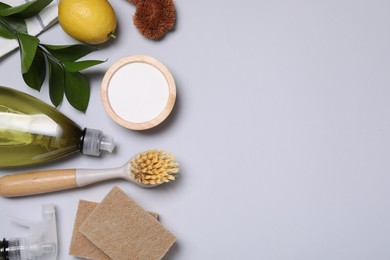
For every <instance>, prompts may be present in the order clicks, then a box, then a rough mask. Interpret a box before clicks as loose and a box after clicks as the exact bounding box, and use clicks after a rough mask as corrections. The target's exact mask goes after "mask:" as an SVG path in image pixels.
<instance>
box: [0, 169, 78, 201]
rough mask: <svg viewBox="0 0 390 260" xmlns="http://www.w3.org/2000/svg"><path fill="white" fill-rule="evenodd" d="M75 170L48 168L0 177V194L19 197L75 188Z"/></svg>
mask: <svg viewBox="0 0 390 260" xmlns="http://www.w3.org/2000/svg"><path fill="white" fill-rule="evenodd" d="M75 174H76V170H75V169H70V170H48V171H36V172H26V173H18V174H12V175H8V176H4V177H1V178H0V195H1V196H3V197H19V196H26V195H33V194H40V193H46V192H52V191H59V190H66V189H71V188H76V187H77V183H76V175H75Z"/></svg>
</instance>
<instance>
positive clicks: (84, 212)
mask: <svg viewBox="0 0 390 260" xmlns="http://www.w3.org/2000/svg"><path fill="white" fill-rule="evenodd" d="M97 205H99V203H96V202H90V201H86V200H80V201H79V205H78V208H77V214H76V220H75V222H74V226H73V234H72V240H71V242H70V248H69V254H70V255H73V256H77V257H81V258H86V259H94V260H109V259H111V258H109V257H108V256H107V255H106V254H105V253H103V251H101V250H100V249H99V248H98V247H96V246H95V245H94V244H93V243H92V242H91V241H89V240H88V239H87V238H86V237H85V236H84V235H83V234H81V233H80V232H79V228H80V226H81V224H82V223H83V222H84V221H85V220H86V219H87V217H88V216H89V215H90V214H91V212H92V211H93V210H94V209H95V208H96V206H97ZM149 213H150V214H151V215H152V216H153V217H154V218H155V219H157V218H158V214H157V213H153V212H149Z"/></svg>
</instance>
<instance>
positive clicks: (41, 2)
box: [0, 0, 53, 19]
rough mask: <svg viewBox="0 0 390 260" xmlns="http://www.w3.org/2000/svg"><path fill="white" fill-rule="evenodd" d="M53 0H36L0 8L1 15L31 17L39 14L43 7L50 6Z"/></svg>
mask: <svg viewBox="0 0 390 260" xmlns="http://www.w3.org/2000/svg"><path fill="white" fill-rule="evenodd" d="M52 1H53V0H35V1H31V2H27V3H25V4H22V5H18V6H13V7H7V8H2V9H0V16H3V17H6V16H11V15H12V16H14V17H19V18H24V19H26V18H30V17H33V16H35V15H37V14H38V13H39V12H40V11H42V9H43V8H45V7H46V6H48V5H49V4H50V3H51V2H52Z"/></svg>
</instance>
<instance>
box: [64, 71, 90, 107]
mask: <svg viewBox="0 0 390 260" xmlns="http://www.w3.org/2000/svg"><path fill="white" fill-rule="evenodd" d="M89 95H90V90H89V82H88V80H87V78H86V77H85V76H84V75H83V74H81V73H80V72H69V71H66V70H65V96H66V98H67V99H68V101H69V103H70V104H71V105H72V106H73V107H74V108H76V109H77V110H79V111H82V112H85V111H86V110H87V107H88V102H89Z"/></svg>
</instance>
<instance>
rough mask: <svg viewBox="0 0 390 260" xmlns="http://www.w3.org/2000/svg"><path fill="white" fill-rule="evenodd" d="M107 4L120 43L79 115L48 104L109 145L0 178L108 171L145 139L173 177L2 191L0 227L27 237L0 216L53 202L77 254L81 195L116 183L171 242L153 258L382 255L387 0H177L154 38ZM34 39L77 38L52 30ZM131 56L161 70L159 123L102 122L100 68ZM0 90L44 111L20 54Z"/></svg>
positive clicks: (387, 178)
mask: <svg viewBox="0 0 390 260" xmlns="http://www.w3.org/2000/svg"><path fill="white" fill-rule="evenodd" d="M110 3H111V5H112V7H113V8H114V10H115V13H116V15H117V32H116V39H115V40H111V41H110V42H109V43H108V44H106V45H105V46H104V48H102V49H101V50H100V51H97V52H94V53H92V54H89V55H88V56H86V58H88V59H101V60H106V59H107V61H106V62H105V63H102V64H100V65H97V66H94V67H92V68H90V69H88V70H86V71H85V74H86V75H87V76H88V77H89V78H90V83H91V96H90V103H89V106H88V109H87V111H86V113H82V112H79V111H77V110H75V109H74V108H72V107H71V105H70V104H69V103H68V101H67V100H66V99H64V102H63V103H62V105H61V106H60V107H59V111H61V112H62V113H63V114H65V115H66V116H68V117H69V118H71V119H72V120H74V121H75V122H76V123H77V124H79V125H80V126H81V127H90V128H95V129H100V130H102V131H103V132H104V133H105V134H107V135H110V136H112V137H114V139H115V142H116V148H115V150H114V152H113V153H112V154H108V153H105V154H103V155H102V156H101V157H90V156H86V155H74V156H70V157H66V158H63V159H60V160H56V161H52V162H49V163H46V164H41V165H36V166H29V167H23V168H11V169H0V175H1V176H4V175H7V174H11V173H17V172H25V171H38V170H48V169H69V168H77V169H80V168H88V169H91V168H97V169H104V168H114V167H118V166H120V165H123V164H125V163H126V162H127V161H128V160H129V159H130V158H131V157H133V156H134V155H135V154H137V153H139V152H142V151H145V150H148V149H153V148H157V149H164V150H166V151H168V152H171V153H172V154H173V155H175V156H176V160H177V161H178V162H179V163H180V170H181V172H180V174H179V176H178V178H177V179H176V180H175V181H173V182H172V183H168V184H163V185H161V186H159V187H155V188H150V189H144V188H141V187H138V186H136V185H134V184H132V183H130V182H127V181H125V180H110V181H107V182H103V183H98V184H93V185H91V186H87V187H83V188H78V189H72V190H66V191H60V192H55V193H49V194H43V195H35V196H29V197H20V198H0V208H1V212H0V222H1V223H2V227H1V229H0V231H1V232H0V235H1V236H3V237H7V238H11V237H22V236H23V235H24V234H26V230H25V229H23V228H21V227H18V226H16V225H14V224H12V223H11V221H10V220H9V218H8V217H7V216H12V217H17V218H22V219H29V220H39V219H40V216H41V204H43V203H54V204H55V206H56V210H57V230H58V236H59V247H60V248H59V258H58V259H60V260H65V259H76V258H74V257H72V256H69V246H70V243H71V238H72V230H73V226H74V221H75V218H76V213H77V208H78V203H79V200H86V201H90V202H96V203H100V202H101V201H102V200H103V198H104V197H105V196H106V195H107V194H108V193H109V191H110V190H111V189H112V188H113V187H114V186H118V187H120V188H121V189H122V190H123V191H124V192H125V193H126V194H127V195H128V196H129V197H131V198H132V199H133V200H134V201H135V202H136V203H137V204H138V205H140V206H142V208H144V209H145V210H147V211H150V212H156V213H158V215H159V222H160V223H161V224H162V225H164V227H165V228H166V229H167V230H169V231H170V232H171V233H172V234H174V236H175V237H176V243H175V244H174V245H173V247H172V248H171V249H170V250H169V252H168V253H167V255H166V257H165V258H164V259H177V260H179V259H185V260H197V259H277V260H279V259H280V260H282V259H283V260H285V259H332V260H335V259H337V260H338V259H340V260H345V259H354V260H360V259H361V260H363V259H371V260H374V259H378V260H379V259H390V251H389V250H388V245H389V243H390V221H389V219H390V200H389V197H390V189H389V188H388V187H389V183H390V174H389V172H390V164H389V156H390V149H389V147H390V134H389V133H390V73H389V69H390V31H389V26H390V16H389V15H388V14H389V10H390V2H387V1H380V0H372V1H364V0H358V1H352V0H342V1H336V0H330V1H286V0H277V1H262V0H261V1H231V0H228V1H222V0H215V1H204V0H200V1H189V0H181V1H175V6H176V12H177V20H176V27H175V30H174V31H172V32H169V33H168V34H167V35H166V36H165V37H164V38H162V39H161V40H159V41H152V40H149V39H147V38H145V37H144V36H142V35H141V34H140V33H139V32H138V31H137V29H136V27H135V26H134V24H133V20H132V17H133V15H134V12H135V6H134V5H133V4H131V3H129V2H127V1H125V0H111V1H110ZM39 38H40V40H41V42H43V43H48V44H71V43H77V42H76V41H75V40H74V39H72V38H70V37H69V36H68V35H66V34H65V33H64V32H63V30H62V29H61V27H60V26H59V25H58V24H56V25H54V26H53V27H51V28H50V29H48V30H47V31H45V32H43V33H42V34H41V35H40V36H39ZM139 54H141V55H148V56H151V57H153V58H155V59H157V60H158V61H160V62H161V63H163V64H164V65H165V66H166V67H167V68H168V69H169V70H170V72H171V73H172V75H173V77H174V79H175V83H176V89H177V97H176V103H175V106H174V108H173V110H172V112H171V114H170V115H169V117H168V118H167V119H166V120H165V121H164V122H163V123H161V124H160V125H158V126H157V127H155V128H152V129H149V130H145V131H134V130H130V129H127V128H125V127H122V126H120V125H119V124H117V123H116V122H114V121H113V120H112V119H111V118H110V116H109V115H108V114H107V112H106V111H105V109H104V106H103V104H102V102H101V97H100V87H101V81H102V79H103V76H104V73H105V72H106V71H107V70H108V68H109V67H110V66H111V65H112V64H114V63H115V62H116V61H117V60H119V59H121V58H123V57H126V56H130V55H139ZM0 85H1V86H8V87H12V88H15V89H18V90H21V91H23V92H25V93H28V94H30V95H33V96H35V97H37V98H39V99H40V100H43V101H45V102H46V103H49V104H50V99H49V95H48V88H47V85H46V83H45V84H44V86H43V87H42V90H41V91H40V92H37V91H34V90H33V89H31V88H29V87H27V86H26V84H25V83H24V81H23V78H22V76H21V73H20V57H19V53H18V52H17V51H14V52H12V53H10V54H8V55H6V56H5V57H2V58H0ZM0 156H1V155H0Z"/></svg>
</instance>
